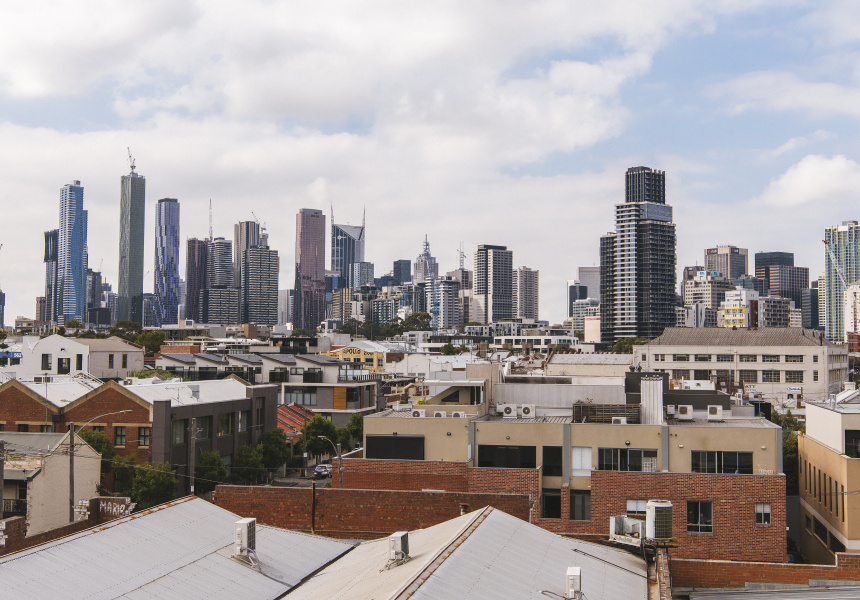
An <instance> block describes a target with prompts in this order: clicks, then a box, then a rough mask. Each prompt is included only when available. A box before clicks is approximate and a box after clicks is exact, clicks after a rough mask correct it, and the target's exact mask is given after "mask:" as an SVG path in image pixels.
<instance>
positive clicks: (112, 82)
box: [0, 2, 860, 322]
mask: <svg viewBox="0 0 860 600" xmlns="http://www.w3.org/2000/svg"><path fill="white" fill-rule="evenodd" d="M253 6H254V8H253V10H250V11H248V14H247V15H245V14H243V15H242V16H240V17H239V18H236V17H235V15H232V14H229V13H228V12H227V11H226V10H225V9H224V8H223V7H221V6H219V5H217V4H215V3H213V4H212V5H211V6H209V5H207V6H206V7H205V8H201V9H199V10H191V9H188V8H187V7H184V6H182V5H176V6H172V5H163V6H159V7H149V8H146V9H144V7H130V6H122V7H105V6H99V7H98V11H99V15H100V22H103V23H106V24H108V25H107V26H106V27H105V28H104V29H103V30H100V31H95V30H91V28H92V26H91V25H90V24H89V23H88V22H87V21H86V20H84V15H86V14H87V13H88V11H89V9H88V7H87V6H86V2H85V3H84V5H82V6H77V7H76V10H75V11H69V10H67V9H62V8H60V9H59V10H57V11H55V12H54V13H52V14H51V15H50V18H49V19H44V16H43V15H40V16H39V17H38V18H37V16H36V14H35V13H34V12H33V11H34V10H35V9H34V8H30V7H22V8H21V9H20V10H19V11H18V12H16V13H15V14H13V15H10V16H9V25H10V27H9V28H10V35H9V36H7V37H6V38H5V39H4V40H2V41H0V45H2V46H3V47H6V48H8V49H10V51H11V49H14V50H15V52H16V55H23V56H25V57H26V59H25V60H19V61H14V62H10V63H7V64H4V65H2V66H0V81H2V82H3V83H2V84H0V106H3V112H2V114H3V115H4V116H3V118H2V120H0V132H2V135H0V165H2V166H0V172H2V175H3V177H4V182H5V184H4V187H3V189H2V190H0V202H2V206H4V210H5V211H6V212H5V214H6V216H7V218H8V219H10V220H13V221H14V222H15V223H16V227H15V228H9V229H11V230H9V231H6V232H4V238H3V239H2V240H0V243H3V244H4V246H3V251H2V254H0V258H2V260H0V281H2V285H3V291H4V292H5V293H6V321H7V322H11V320H12V319H14V317H15V316H17V315H18V314H21V315H24V316H31V313H32V312H33V306H34V299H35V297H36V296H38V295H42V293H43V292H41V291H40V290H42V289H43V288H44V281H43V280H42V277H41V275H40V274H41V273H42V272H43V271H44V264H40V258H41V256H39V252H34V251H33V248H34V246H36V245H41V241H40V239H41V238H42V236H43V234H44V232H45V231H49V230H51V229H53V228H55V227H56V224H55V223H54V222H53V220H54V219H53V217H52V213H54V210H53V207H54V206H55V205H54V204H53V202H55V198H56V190H57V189H58V188H59V187H61V186H62V185H63V184H64V183H67V182H68V181H69V180H71V179H79V180H81V181H83V182H85V185H86V187H87V208H88V210H89V211H90V214H89V217H90V232H91V235H90V238H89V263H90V265H98V264H100V263H101V262H102V261H104V266H103V268H102V272H103V274H104V276H105V278H106V279H107V281H108V282H110V283H111V284H112V285H113V286H114V290H117V289H118V278H117V271H116V269H117V260H116V257H117V248H118V243H119V240H118V231H117V223H118V222H119V216H120V214H119V193H118V190H117V189H116V178H117V176H119V175H122V174H124V173H127V172H128V164H127V158H128V156H127V151H126V148H127V147H130V148H131V150H132V152H133V153H134V156H135V158H136V159H137V163H138V165H139V168H140V170H141V171H142V172H144V173H146V175H147V187H148V188H149V189H148V190H147V192H148V197H150V198H161V197H177V198H181V199H182V202H183V205H184V207H185V208H184V209H183V210H184V211H186V214H187V215H189V216H190V215H193V216H194V217H195V218H194V219H193V220H192V219H188V220H186V221H184V222H183V224H182V230H183V232H184V234H185V236H186V238H191V237H197V238H200V239H202V238H205V237H206V234H207V230H208V227H207V225H208V223H207V219H206V218H205V215H206V214H207V211H208V203H209V200H210V199H212V200H213V204H214V207H215V214H214V229H215V232H216V235H219V234H220V235H223V236H225V237H229V236H230V229H229V228H230V227H232V226H233V225H234V224H235V223H237V222H240V221H247V220H249V219H251V218H252V214H251V211H253V212H254V213H255V214H256V215H258V216H259V217H260V219H261V220H263V221H266V222H267V226H268V230H269V233H270V239H271V241H270V246H271V247H272V248H274V249H278V250H279V251H280V253H281V257H282V260H281V261H280V262H281V272H280V279H281V281H282V282H286V281H290V280H292V279H293V276H294V274H293V273H292V265H293V264H294V263H293V257H292V256H291V251H290V250H291V247H292V246H293V244H294V239H293V235H294V234H292V233H291V229H292V225H291V223H290V221H291V219H290V218H289V217H288V215H292V214H295V213H296V212H297V211H298V210H299V209H300V208H302V207H314V208H318V209H320V210H324V211H326V212H327V211H328V208H329V206H330V205H331V203H332V202H333V203H334V204H335V205H337V206H338V207H341V206H343V208H338V222H340V223H345V222H349V223H352V224H356V225H357V224H358V223H360V218H361V215H360V214H359V207H363V206H365V205H366V206H367V211H368V215H367V218H368V223H367V225H368V227H370V229H371V231H373V232H376V233H374V234H373V236H371V237H372V239H371V240H369V241H370V242H371V243H369V244H368V246H367V253H366V257H365V260H366V261H368V262H372V263H374V264H375V265H376V266H377V269H379V270H380V271H387V270H388V265H389V264H391V262H392V261H393V260H397V259H403V258H412V257H414V256H415V255H416V254H417V252H418V251H420V240H421V239H422V236H423V234H425V233H427V234H429V235H430V238H431V239H432V240H433V247H434V249H435V253H436V256H437V258H438V261H439V266H440V272H445V271H447V270H450V269H453V268H455V267H456V264H457V262H458V258H457V254H456V249H457V248H458V246H459V243H460V241H465V242H466V248H467V250H468V251H469V253H470V254H471V253H473V252H474V251H475V248H476V247H477V245H478V244H480V243H484V242H485V241H492V242H495V243H499V244H505V245H507V246H508V247H510V248H514V249H515V251H516V253H517V262H518V263H519V264H525V265H528V266H529V267H531V268H534V269H538V270H540V271H541V272H542V273H541V290H540V292H541V293H540V296H541V309H542V310H541V316H542V317H543V318H546V319H548V320H551V321H557V322H560V321H561V320H562V319H563V318H564V316H565V315H566V312H567V310H566V306H565V293H564V290H565V282H566V281H567V280H569V279H573V278H575V273H574V272H573V270H572V269H571V268H569V265H570V264H571V263H570V261H572V263H573V264H574V265H586V266H595V265H596V264H597V263H598V262H599V255H598V244H597V237H599V234H600V233H602V232H605V231H607V230H608V229H610V228H611V225H612V222H611V215H610V214H609V213H608V210H609V207H611V206H613V205H614V204H615V203H616V202H617V201H618V198H619V197H620V196H621V190H622V189H623V187H622V186H623V184H622V183H621V182H619V181H618V173H619V172H622V171H623V170H624V169H626V168H627V167H629V166H632V165H639V164H647V165H651V166H653V167H654V168H657V169H661V170H664V171H666V173H667V182H666V190H667V191H666V195H667V201H668V202H670V203H671V204H672V205H673V206H674V207H675V222H676V224H677V227H678V260H677V267H678V269H680V268H682V267H683V266H684V265H692V264H699V261H700V260H701V256H702V250H703V249H704V248H708V247H714V246H715V245H719V244H732V245H736V246H739V247H743V248H748V249H749V251H750V253H751V254H754V253H755V252H758V251H763V250H764V251H769V250H781V251H790V252H793V253H794V254H795V256H796V258H797V264H798V265H801V266H804V267H808V268H809V269H810V273H812V274H816V273H818V272H819V271H820V270H822V269H823V268H824V263H825V256H824V250H823V247H822V245H821V243H820V240H821V238H822V234H823V231H824V229H825V228H827V227H830V226H833V225H837V224H839V223H841V222H842V221H845V220H850V219H857V218H858V217H860V215H858V214H856V212H855V211H856V208H855V202H854V190H855V189H856V188H857V186H858V184H860V164H858V162H859V161H860V144H858V142H856V141H855V137H856V136H854V135H853V134H854V132H855V130H856V127H857V125H856V124H855V121H856V117H857V115H858V111H857V109H856V106H857V103H856V102H854V98H855V97H856V95H857V94H858V93H860V92H858V90H857V85H856V82H855V81H854V79H853V76H852V75H851V74H852V73H853V72H854V69H853V66H852V65H853V64H854V62H855V60H856V59H855V58H854V54H855V53H854V50H855V47H856V46H857V35H856V34H855V33H854V32H853V31H851V30H850V29H849V28H847V27H846V25H845V24H846V23H852V22H853V21H854V18H855V17H856V16H857V15H856V13H855V11H857V10H858V9H856V8H854V7H853V6H850V5H847V4H846V5H840V4H828V5H826V6H818V5H814V4H811V3H803V2H800V3H792V4H791V5H784V3H779V4H768V3H763V4H762V3H749V5H748V6H747V5H743V6H742V5H740V4H725V5H724V4H719V3H712V4H707V5H705V4H702V5H693V4H690V5H665V6H664V5H661V4H656V5H653V6H652V5H648V6H632V7H631V6H629V5H627V4H624V5H618V6H613V5H612V4H611V3H605V5H601V7H599V8H595V9H593V10H591V11H589V12H588V16H587V18H583V15H582V14H581V11H579V10H578V9H577V7H575V6H573V5H571V6H565V5H559V6H557V7H555V8H552V9H549V8H547V7H528V8H527V7H518V6H508V7H504V9H501V8H500V9H498V13H497V18H496V19H494V20H493V22H492V23H489V24H488V23H487V22H486V19H485V18H483V17H484V11H485V10H486V7H483V6H479V5H476V6H468V7H467V6H460V7H456V8H448V9H445V8H441V7H437V8H436V9H434V11H433V12H432V13H430V12H427V11H429V9H428V8H426V7H420V6H415V7H409V8H404V9H403V12H402V13H397V14H396V15H391V14H388V13H387V12H386V11H380V10H376V9H373V10H362V5H360V4H359V5H356V6H355V7H354V10H355V12H354V13H353V12H352V11H348V12H347V13H344V14H337V15H327V18H326V19H321V20H318V19H315V18H314V13H315V9H314V8H312V7H311V8H308V9H307V12H303V13H301V14H297V15H291V18H289V19H287V18H285V15H284V13H283V12H282V11H283V10H284V8H283V7H278V6H275V5H266V4H263V3H260V4H253ZM368 7H371V8H372V7H373V5H372V4H370V5H368V6H366V7H365V8H368ZM620 7H623V10H622V9H621V8H620ZM412 11H414V12H412ZM406 23H420V26H417V27H418V29H416V30H412V29H410V28H409V26H407V25H406ZM36 24H38V30H37V29H36ZM70 24H76V25H77V26H79V27H80V29H79V31H80V32H81V33H82V34H83V35H79V36H72V37H68V36H63V35H60V32H62V31H66V30H67V29H68V27H69V26H70ZM167 24H169V27H168V26H166V25H167ZM101 31H112V32H114V34H115V35H111V36H109V37H106V36H105V35H104V34H103V33H101ZM250 31H255V32H256V33H255V35H253V36H250V37H252V38H253V39H256V40H260V44H259V45H252V46H251V47H248V46H247V44H246V40H247V39H248V37H249V35H248V34H249V32H250ZM366 31H374V32H375V34H374V36H373V38H374V39H376V40H377V42H375V43H374V44H368V43H367V42H366V40H367V39H368V36H365V35H356V34H357V33H359V32H366ZM512 31H516V35H512V34H511V32H512ZM323 33H326V35H322V34H323ZM46 38H50V39H53V40H55V41H54V42H53V43H54V44H55V51H52V52H50V53H46V52H45V51H44V50H43V48H42V47H41V45H40V44H41V40H44V39H46ZM289 39H294V40H295V39H300V40H302V41H301V43H299V44H298V46H295V45H291V44H288V43H286V42H283V41H281V40H289ZM141 40H144V41H141ZM214 40H218V45H219V47H221V48H222V49H223V52H219V53H218V54H217V55H212V54H210V53H209V52H208V51H205V49H206V48H209V47H211V46H212V44H211V42H212V41H214ZM262 40H272V43H271V44H266V43H263V42H262ZM176 57H180V59H177V58H176ZM393 57H398V58H397V59H396V60H395V59H394V58H393ZM263 58H264V59H265V60H261V59H263ZM129 74H138V75H135V76H133V77H132V76H129ZM144 74H145V75H144ZM296 80H302V81H303V82H304V83H303V86H302V87H301V89H299V90H297V89H295V87H294V86H291V85H288V83H287V82H291V81H296ZM152 208H153V205H152V204H150V206H148V207H147V211H146V212H147V216H146V226H145V231H146V234H145V235H146V239H147V244H146V246H148V241H149V240H151V239H153V238H152V237H151V236H152V233H151V232H152V231H153V229H152V225H153V220H154V211H153V210H152ZM526 223H528V227H529V228H533V229H534V230H535V231H536V230H537V229H538V228H540V227H545V226H546V225H557V224H562V225H563V226H564V231H565V235H564V236H555V237H553V238H551V239H552V245H551V247H548V246H549V245H548V244H547V239H550V238H548V236H544V235H534V233H535V232H531V233H532V235H523V233H524V232H523V228H524V227H525V225H524V224H526ZM786 241H789V242H790V243H786ZM184 254H185V250H184V245H183V248H182V250H181V255H182V256H181V259H180V260H181V264H184V261H185V258H184ZM469 258H470V259H471V258H472V257H471V256H470V257H469ZM144 259H145V263H144V272H146V271H151V270H152V269H153V264H152V252H151V251H149V250H146V252H145V257H144ZM327 262H328V261H327ZM144 285H145V290H144V291H152V290H151V289H149V286H150V285H151V281H148V280H147V281H145V282H144Z"/></svg>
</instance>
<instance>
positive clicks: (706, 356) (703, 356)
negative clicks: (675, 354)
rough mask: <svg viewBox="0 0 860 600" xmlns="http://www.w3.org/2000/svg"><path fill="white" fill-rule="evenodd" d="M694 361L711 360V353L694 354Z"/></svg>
mask: <svg viewBox="0 0 860 600" xmlns="http://www.w3.org/2000/svg"><path fill="white" fill-rule="evenodd" d="M696 362H711V355H710V354H697V355H696Z"/></svg>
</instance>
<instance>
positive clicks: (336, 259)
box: [331, 212, 365, 288]
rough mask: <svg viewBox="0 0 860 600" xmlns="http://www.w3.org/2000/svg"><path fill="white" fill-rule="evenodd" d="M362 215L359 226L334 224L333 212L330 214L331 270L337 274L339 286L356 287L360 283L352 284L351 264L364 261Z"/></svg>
mask: <svg viewBox="0 0 860 600" xmlns="http://www.w3.org/2000/svg"><path fill="white" fill-rule="evenodd" d="M364 234H365V227H364V217H362V220H361V226H358V225H335V222H334V212H332V215H331V270H332V271H333V272H334V273H335V274H337V276H338V278H339V282H340V287H352V288H357V287H359V286H360V285H361V284H358V285H356V284H354V283H353V282H352V281H351V280H350V277H351V276H352V266H353V265H354V264H355V263H359V262H364V247H365V237H364Z"/></svg>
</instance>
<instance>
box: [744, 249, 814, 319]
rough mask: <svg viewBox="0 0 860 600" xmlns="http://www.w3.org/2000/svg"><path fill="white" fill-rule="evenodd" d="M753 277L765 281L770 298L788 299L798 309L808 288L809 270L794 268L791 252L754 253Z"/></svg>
mask: <svg viewBox="0 0 860 600" xmlns="http://www.w3.org/2000/svg"><path fill="white" fill-rule="evenodd" d="M755 275H756V277H758V278H759V279H765V280H767V282H768V283H767V285H768V289H769V293H770V295H771V296H779V297H780V298H790V299H791V300H793V301H794V307H795V308H800V307H801V304H802V302H803V299H802V292H803V290H805V289H806V288H808V287H809V269H808V268H806V267H795V266H794V253H792V252H756V255H755Z"/></svg>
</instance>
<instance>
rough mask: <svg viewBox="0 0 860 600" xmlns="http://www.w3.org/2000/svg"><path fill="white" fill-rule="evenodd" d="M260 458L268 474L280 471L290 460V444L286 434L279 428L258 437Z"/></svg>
mask: <svg viewBox="0 0 860 600" xmlns="http://www.w3.org/2000/svg"><path fill="white" fill-rule="evenodd" d="M259 448H260V458H261V459H262V461H263V465H264V466H265V467H266V470H267V471H269V473H273V472H274V471H277V470H278V469H280V468H281V467H282V466H284V464H285V463H286V462H287V461H288V460H290V456H291V452H290V444H289V443H288V442H287V434H286V433H284V430H283V429H281V428H280V427H275V428H274V429H272V430H271V431H267V432H266V433H264V434H263V435H261V436H260V443H259Z"/></svg>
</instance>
